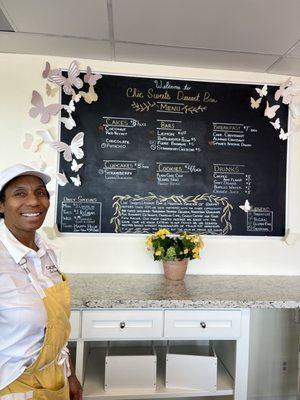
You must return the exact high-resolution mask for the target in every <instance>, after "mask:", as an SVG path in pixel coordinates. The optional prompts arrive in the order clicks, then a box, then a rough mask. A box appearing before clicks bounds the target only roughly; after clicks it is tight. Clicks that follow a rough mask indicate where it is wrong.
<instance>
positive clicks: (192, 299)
mask: <svg viewBox="0 0 300 400" xmlns="http://www.w3.org/2000/svg"><path fill="white" fill-rule="evenodd" d="M68 278H69V281H70V285H71V289H72V308H73V309H82V308H218V307H219V308H223V307H225V308H299V307H300V276H273V275H272V276H253V275H187V276H186V277H185V280H184V281H183V282H173V281H168V280H166V279H165V278H164V275H153V274H143V275H141V274H100V273H99V274H68Z"/></svg>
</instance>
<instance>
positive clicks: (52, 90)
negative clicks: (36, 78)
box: [46, 83, 59, 97]
mask: <svg viewBox="0 0 300 400" xmlns="http://www.w3.org/2000/svg"><path fill="white" fill-rule="evenodd" d="M58 89H59V88H58V87H51V86H50V85H49V83H46V94H47V96H49V97H54V96H55V95H56V93H57V92H58Z"/></svg>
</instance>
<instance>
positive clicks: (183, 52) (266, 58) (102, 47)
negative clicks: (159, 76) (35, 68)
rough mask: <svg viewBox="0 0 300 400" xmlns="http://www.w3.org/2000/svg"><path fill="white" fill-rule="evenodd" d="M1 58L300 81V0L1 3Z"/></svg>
mask: <svg viewBox="0 0 300 400" xmlns="http://www.w3.org/2000/svg"><path fill="white" fill-rule="evenodd" d="M0 52H4V53H25V54H43V55H55V56H67V57H77V58H91V59H102V60H112V61H125V62H139V63H150V64H165V65H175V66H186V67H200V68H214V69H229V70H240V71H253V72H267V73H276V74H287V75H296V76H300V1H299V0H284V1H283V0H84V2H83V1H82V0H51V1H46V0H0Z"/></svg>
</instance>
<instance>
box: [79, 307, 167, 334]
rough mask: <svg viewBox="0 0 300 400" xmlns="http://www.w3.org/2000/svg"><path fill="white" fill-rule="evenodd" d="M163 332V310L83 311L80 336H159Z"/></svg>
mask: <svg viewBox="0 0 300 400" xmlns="http://www.w3.org/2000/svg"><path fill="white" fill-rule="evenodd" d="M162 332H163V311H150V310H149V311H148V310H109V311H106V310H101V311H83V313H82V337H83V338H89V339H108V340H110V339H118V340H119V339H128V338H131V339H139V338H149V339H151V338H159V337H161V336H162Z"/></svg>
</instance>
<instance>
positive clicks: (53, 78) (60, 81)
mask: <svg viewBox="0 0 300 400" xmlns="http://www.w3.org/2000/svg"><path fill="white" fill-rule="evenodd" d="M56 72H57V71H51V72H50V74H49V76H48V80H49V81H50V82H53V83H56V84H57V85H58V86H62V87H63V91H64V92H65V94H67V95H71V94H74V93H75V91H74V89H73V88H72V86H75V87H76V88H77V89H81V88H82V86H83V82H82V80H81V79H80V78H78V75H79V73H80V71H79V68H78V63H77V61H75V60H73V61H72V62H71V64H70V66H69V70H68V77H67V78H66V77H65V76H63V75H62V74H61V71H60V72H59V73H56Z"/></svg>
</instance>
